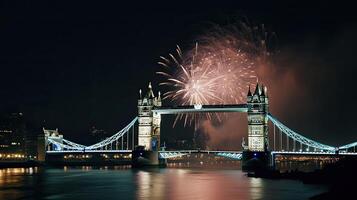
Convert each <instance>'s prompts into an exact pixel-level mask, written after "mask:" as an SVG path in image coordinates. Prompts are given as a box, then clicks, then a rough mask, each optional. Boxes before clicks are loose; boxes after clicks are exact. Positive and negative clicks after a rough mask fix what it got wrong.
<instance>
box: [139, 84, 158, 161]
mask: <svg viewBox="0 0 357 200" xmlns="http://www.w3.org/2000/svg"><path fill="white" fill-rule="evenodd" d="M139 95H140V97H139V100H138V122H139V128H138V146H137V148H136V149H135V151H134V153H133V164H134V165H159V158H158V151H159V149H160V123H161V115H160V114H157V113H154V112H152V110H153V109H155V108H157V107H161V105H162V103H161V94H160V92H159V93H158V96H157V97H155V95H154V92H153V89H152V86H151V83H149V85H148V90H147V93H146V95H145V96H142V93H141V90H140V91H139Z"/></svg>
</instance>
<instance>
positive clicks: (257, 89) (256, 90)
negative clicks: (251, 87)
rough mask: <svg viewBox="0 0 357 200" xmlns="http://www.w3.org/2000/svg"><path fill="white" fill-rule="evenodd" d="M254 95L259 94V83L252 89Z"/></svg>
mask: <svg viewBox="0 0 357 200" xmlns="http://www.w3.org/2000/svg"><path fill="white" fill-rule="evenodd" d="M254 95H258V96H259V95H260V94H259V83H257V85H256V86H255V91H254Z"/></svg>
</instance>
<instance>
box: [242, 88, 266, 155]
mask: <svg viewBox="0 0 357 200" xmlns="http://www.w3.org/2000/svg"><path fill="white" fill-rule="evenodd" d="M247 106H248V150H249V151H252V152H265V151H268V116H267V115H268V113H269V101H268V94H267V89H266V87H264V86H263V85H259V84H257V85H256V87H255V91H254V93H253V94H252V93H251V91H250V88H249V91H248V95H247Z"/></svg>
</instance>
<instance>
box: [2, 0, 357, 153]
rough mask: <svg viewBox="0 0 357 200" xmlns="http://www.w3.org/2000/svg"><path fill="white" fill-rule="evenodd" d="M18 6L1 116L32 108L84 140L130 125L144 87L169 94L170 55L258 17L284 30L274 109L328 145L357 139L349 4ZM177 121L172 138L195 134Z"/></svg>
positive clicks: (7, 6)
mask: <svg viewBox="0 0 357 200" xmlns="http://www.w3.org/2000/svg"><path fill="white" fill-rule="evenodd" d="M9 2H12V3H4V2H2V3H1V6H0V67H1V78H0V92H1V96H0V112H1V113H8V112H23V113H24V115H25V116H26V118H27V119H28V120H29V121H31V123H32V124H34V126H37V127H41V126H42V125H45V126H46V127H47V128H59V129H60V130H61V132H63V133H64V134H65V137H66V138H69V139H73V140H74V141H79V138H85V137H87V135H88V130H89V128H90V127H91V126H96V127H97V128H99V129H104V130H106V131H108V132H114V131H116V130H119V129H121V127H123V126H124V125H126V124H127V123H128V122H129V121H131V119H132V118H134V117H135V115H136V113H137V107H136V106H137V105H136V104H137V98H138V90H139V89H140V88H143V89H145V88H146V87H147V84H148V82H149V81H152V82H153V86H154V90H155V91H156V92H157V91H158V89H157V83H158V81H159V80H158V78H157V75H155V71H157V70H158V69H159V65H158V64H157V61H159V56H161V55H167V54H168V53H170V52H172V51H174V49H175V47H176V44H179V45H180V46H181V47H182V48H183V49H185V48H187V47H189V46H191V45H192V44H193V43H194V42H195V39H196V38H197V36H198V35H200V34H202V33H204V32H205V30H207V28H209V26H210V25H211V24H219V25H226V24H227V23H229V22H230V21H232V19H240V18H248V19H249V21H251V22H252V23H254V24H265V26H266V27H267V29H268V30H270V31H272V32H275V33H276V35H277V41H278V42H277V44H276V49H277V50H276V56H275V57H274V62H273V63H274V64H273V68H271V69H269V72H265V73H266V76H265V77H263V78H262V80H263V82H265V84H266V85H267V86H268V91H271V95H270V98H271V99H270V102H271V106H270V111H271V112H272V113H273V114H274V115H276V116H277V117H278V118H279V119H280V120H281V121H283V122H284V123H285V124H286V125H288V126H289V127H290V128H293V129H294V130H296V131H298V132H301V133H303V134H304V135H305V136H308V137H310V138H314V139H317V140H318V141H321V142H324V143H326V144H330V145H342V144H345V143H350V142H354V141H356V139H357V138H356V132H357V126H356V119H357V118H356V113H357V106H356V101H357V84H356V82H357V80H356V75H355V72H356V71H357V69H356V57H357V53H356V47H357V38H356V36H357V16H356V14H355V13H356V11H355V7H354V6H352V5H348V4H347V3H343V2H342V1H336V3H328V2H326V1H321V2H319V3H315V4H311V3H308V1H307V2H304V1H296V2H294V3H291V1H284V3H282V2H277V1H273V2H266V1H250V2H251V3H247V2H248V1H238V0H236V1H226V2H224V1H216V2H215V3H204V2H203V1H202V2H200V3H198V2H197V3H192V2H190V3H189V2H183V1H173V2H170V3H171V4H169V1H166V3H165V2H162V3H157V4H148V3H146V4H143V3H140V2H134V3H132V4H130V5H129V4H124V3H121V2H120V1H115V2H116V3H102V1H83V2H74V1H68V2H67V1H57V2H56V3H53V2H52V3H48V2H47V1H43V2H37V3H30V2H31V1H26V2H22V3H14V2H13V1H9ZM288 2H290V3H288ZM244 117H245V116H244ZM165 119H167V123H165ZM171 121H172V120H171V119H170V118H169V117H165V118H164V122H163V131H164V132H165V131H166V133H163V135H164V134H168V135H170V134H171V135H175V137H177V138H180V134H182V135H185V134H186V135H187V134H191V133H192V129H186V130H183V129H182V128H177V129H175V130H173V129H171ZM244 123H246V122H244ZM244 123H243V125H244ZM181 126H182V125H181ZM244 126H246V125H244ZM245 129H246V127H245ZM183 132H184V133H183ZM222 134H224V133H222ZM245 134H246V132H244V133H239V134H238V135H240V136H242V135H245ZM223 137H224V136H223ZM237 145H238V146H239V147H240V141H237Z"/></svg>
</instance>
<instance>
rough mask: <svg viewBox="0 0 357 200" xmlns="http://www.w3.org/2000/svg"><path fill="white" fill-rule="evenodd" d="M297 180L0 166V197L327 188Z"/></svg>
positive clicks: (293, 193) (292, 194)
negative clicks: (3, 167)
mask: <svg viewBox="0 0 357 200" xmlns="http://www.w3.org/2000/svg"><path fill="white" fill-rule="evenodd" d="M326 190H327V188H326V187H324V186H320V185H305V184H303V183H301V182H299V181H292V180H268V179H261V178H249V177H246V176H245V174H244V173H243V172H242V171H241V170H239V169H222V168H219V169H217V168H216V169H206V168H170V167H169V168H164V169H145V170H136V169H131V168H129V167H123V166H121V167H99V168H93V167H77V168H69V167H63V168H7V169H0V199H1V200H2V199H4V200H13V199H51V200H56V199H60V200H66V199H68V200H69V199H71V200H82V199H85V200H90V199H100V200H109V199H116V200H117V199H155V200H156V199H157V200H161V199H162V200H164V199H173V200H181V199H182V200H188V199H195V200H200V199H202V200H210V199H219V200H225V199H274V200H278V199H289V200H292V199H308V198H309V197H311V196H314V195H317V194H320V193H322V192H324V191H326Z"/></svg>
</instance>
